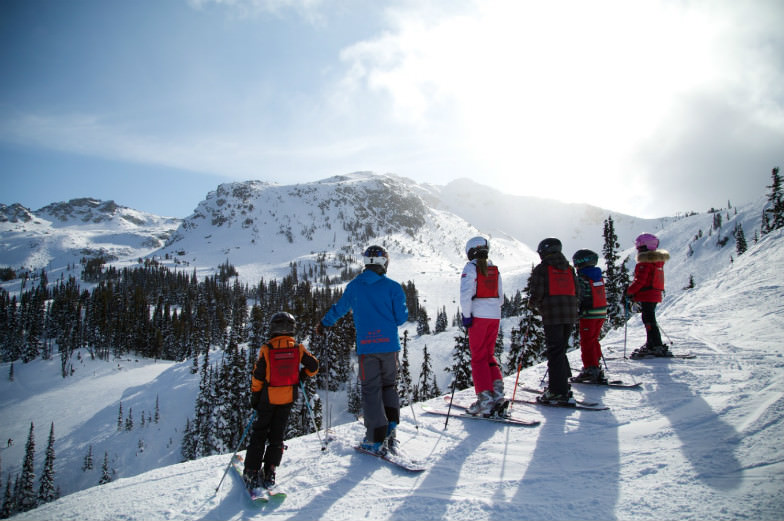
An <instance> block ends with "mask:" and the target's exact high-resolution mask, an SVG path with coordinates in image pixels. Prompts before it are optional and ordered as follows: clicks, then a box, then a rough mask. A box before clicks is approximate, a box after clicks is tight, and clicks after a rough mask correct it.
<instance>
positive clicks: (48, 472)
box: [38, 422, 57, 504]
mask: <svg viewBox="0 0 784 521" xmlns="http://www.w3.org/2000/svg"><path fill="white" fill-rule="evenodd" d="M54 458H55V456H54V422H52V425H51V427H50V428H49V442H48V444H47V446H46V459H45V460H44V470H43V473H42V474H41V481H40V485H39V487H38V502H39V504H42V503H49V502H50V501H54V500H55V499H57V493H56V488H55V484H54Z"/></svg>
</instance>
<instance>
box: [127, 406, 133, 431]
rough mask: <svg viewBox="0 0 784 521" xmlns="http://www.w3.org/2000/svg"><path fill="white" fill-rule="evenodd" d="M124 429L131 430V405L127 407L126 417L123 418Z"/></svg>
mask: <svg viewBox="0 0 784 521" xmlns="http://www.w3.org/2000/svg"><path fill="white" fill-rule="evenodd" d="M125 430H126V431H132V430H133V407H131V408H130V409H128V417H127V418H125Z"/></svg>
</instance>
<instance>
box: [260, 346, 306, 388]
mask: <svg viewBox="0 0 784 521" xmlns="http://www.w3.org/2000/svg"><path fill="white" fill-rule="evenodd" d="M267 347H268V348H269V359H268V361H267V374H268V375H269V385H270V387H283V386H286V385H297V384H298V383H299V361H300V357H299V355H300V353H299V346H298V345H295V346H294V347H283V348H277V349H275V348H273V347H272V346H270V345H269V344H267Z"/></svg>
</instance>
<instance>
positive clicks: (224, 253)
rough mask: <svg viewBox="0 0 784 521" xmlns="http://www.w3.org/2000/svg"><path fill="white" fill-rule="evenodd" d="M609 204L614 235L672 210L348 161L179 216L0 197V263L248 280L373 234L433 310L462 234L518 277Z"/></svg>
mask: <svg viewBox="0 0 784 521" xmlns="http://www.w3.org/2000/svg"><path fill="white" fill-rule="evenodd" d="M608 215H612V216H613V219H614V220H615V222H616V233H617V234H618V237H619V240H620V242H621V244H622V245H623V247H627V246H629V245H630V244H631V241H632V240H633V237H634V236H635V234H636V233H639V231H640V230H643V229H645V230H648V231H654V230H655V229H657V228H658V227H660V226H663V225H664V224H666V223H667V222H669V220H668V219H661V220H646V219H639V218H636V217H631V216H625V215H620V214H616V213H613V212H609V211H604V210H601V209H599V208H596V207H591V206H588V205H570V204H564V203H560V202H557V201H553V200H542V199H537V198H533V197H518V196H509V195H506V194H503V193H502V192H500V191H498V190H495V189H493V188H490V187H487V186H483V185H481V184H477V183H475V182H473V181H469V180H460V181H454V182H452V183H450V184H448V185H446V186H433V185H427V184H417V183H415V182H414V181H411V180H409V179H406V178H403V177H400V176H396V175H393V174H383V175H378V174H373V173H369V172H356V173H352V174H347V175H339V176H334V177H331V178H328V179H324V180H321V181H317V182H312V183H304V184H295V185H275V184H270V183H265V182H262V181H246V182H237V183H226V184H221V185H219V186H218V187H217V189H216V190H214V191H212V192H210V193H208V194H207V195H206V197H205V199H204V200H203V201H201V202H200V203H199V204H198V205H197V206H196V209H195V210H194V212H193V214H191V215H190V216H188V217H186V218H185V219H182V220H178V219H171V218H162V217H157V216H152V215H149V214H143V213H141V212H137V211H134V210H131V209H129V208H125V207H121V206H118V205H116V204H115V203H114V202H112V201H109V202H103V201H96V200H93V199H76V200H72V201H69V202H68V203H55V204H51V205H49V206H47V207H45V208H42V209H40V210H38V211H36V212H30V211H29V210H28V209H26V208H24V207H21V206H19V205H11V206H0V246H3V248H2V249H0V266H10V267H13V268H15V269H16V268H18V267H20V266H24V267H26V268H31V269H34V270H38V269H41V268H45V269H47V271H49V272H50V277H51V275H52V274H54V276H57V274H58V270H65V269H66V268H67V267H68V266H69V265H72V264H78V261H79V260H80V259H81V258H83V257H94V256H99V255H100V256H103V257H104V258H107V259H108V260H110V261H115V262H116V263H118V264H123V263H126V264H127V263H131V262H135V261H136V260H137V259H138V258H140V257H146V256H150V257H155V258H156V260H158V261H159V262H161V263H162V264H164V265H168V266H170V267H173V268H181V267H182V266H183V265H185V266H188V268H189V269H192V268H195V269H196V270H197V272H198V273H199V274H200V275H203V274H208V273H211V272H213V271H214V270H215V269H216V267H217V266H219V265H220V264H223V263H224V262H226V261H229V262H230V263H231V264H233V265H234V266H235V267H236V268H237V270H238V272H239V275H240V279H241V280H242V281H243V282H247V283H248V284H250V285H255V284H257V283H258V282H259V280H261V279H265V280H269V279H271V278H281V277H283V276H285V275H288V274H289V273H290V271H291V263H292V262H296V263H297V264H298V265H299V269H300V270H306V269H308V267H309V266H310V265H314V264H316V263H317V262H318V261H319V260H320V259H325V260H326V263H327V264H328V265H329V266H331V267H332V272H331V275H334V274H337V273H338V272H339V271H340V270H341V269H342V268H343V267H344V265H345V264H346V263H349V264H351V265H353V266H354V267H355V268H360V267H361V266H360V264H359V261H360V256H361V253H362V251H363V250H364V248H365V247H367V246H368V245H369V244H371V243H380V244H382V245H384V246H385V247H386V248H387V249H388V250H389V251H390V254H391V255H392V267H391V268H390V276H391V277H393V278H395V279H397V280H399V281H401V282H405V281H413V282H414V283H415V285H416V287H417V290H418V291H419V294H420V300H421V303H422V305H423V306H424V307H425V308H426V309H427V310H428V313H429V315H430V316H431V317H434V316H435V315H436V314H437V312H438V310H440V309H441V308H442V307H443V306H446V307H447V310H448V313H449V314H450V315H451V314H454V313H455V312H456V311H457V303H456V299H455V291H454V285H455V284H456V283H457V282H456V279H457V278H458V277H459V274H460V272H461V270H462V267H463V264H464V263H465V253H464V249H463V248H464V245H465V242H466V240H468V238H470V237H472V236H474V235H478V234H483V235H487V236H489V237H490V240H491V258H492V260H493V261H494V262H495V263H496V264H498V265H499V266H503V277H504V284H505V287H507V288H513V287H522V286H523V285H524V284H525V281H526V278H527V276H528V273H529V272H530V269H531V266H532V264H534V263H536V262H538V257H537V255H536V253H535V252H534V250H535V249H536V246H537V244H538V242H539V241H540V240H541V239H543V238H545V237H549V236H556V237H560V238H561V239H562V240H563V242H564V251H565V252H567V254H570V252H573V251H576V250H578V249H580V248H592V249H594V250H596V251H600V250H601V246H602V243H603V238H602V227H603V223H604V219H606V218H607V216H608ZM164 241H165V244H164ZM445 280H447V281H450V284H444V281H445Z"/></svg>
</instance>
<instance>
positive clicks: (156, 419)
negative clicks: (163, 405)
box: [153, 394, 161, 423]
mask: <svg viewBox="0 0 784 521" xmlns="http://www.w3.org/2000/svg"><path fill="white" fill-rule="evenodd" d="M160 419H161V409H160V407H159V405H158V395H157V394H156V395H155V416H153V421H154V422H155V423H158V422H159V421H160Z"/></svg>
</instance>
